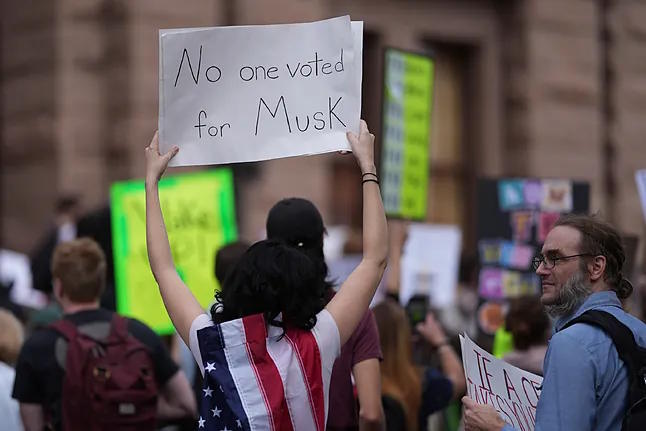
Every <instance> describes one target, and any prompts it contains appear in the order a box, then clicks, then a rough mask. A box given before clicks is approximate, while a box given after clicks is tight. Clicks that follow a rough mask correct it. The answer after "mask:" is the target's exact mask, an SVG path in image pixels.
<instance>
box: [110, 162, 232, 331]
mask: <svg viewBox="0 0 646 431" xmlns="http://www.w3.org/2000/svg"><path fill="white" fill-rule="evenodd" d="M159 193H160V200H161V206H162V211H163V214H164V220H165V222H166V228H167V230H168V239H169V242H170V245H171V250H172V252H173V259H174V261H175V265H176V267H177V271H178V273H179V275H180V277H181V278H182V280H184V282H185V283H186V284H187V285H188V286H189V287H190V289H191V290H192V291H193V294H194V295H195V296H196V297H197V299H198V301H199V302H200V304H201V305H202V306H203V307H207V306H208V305H209V304H210V303H211V302H212V301H213V295H214V292H215V291H216V290H217V289H218V288H219V286H218V285H217V282H216V280H215V276H214V274H213V262H214V258H215V252H216V250H217V249H218V248H219V247H221V246H222V245H224V244H227V243H229V242H231V241H235V239H236V237H237V231H236V222H235V205H234V197H233V196H234V195H233V176H232V173H231V171H230V170H228V169H217V170H209V171H204V172H196V173H191V174H183V175H177V176H169V177H166V178H164V179H162V180H161V181H160V183H159ZM110 211H111V219H112V248H113V254H114V271H115V291H116V298H117V311H118V312H119V313H121V314H123V315H125V316H130V317H134V318H137V319H139V320H141V321H142V322H144V323H146V324H147V325H148V326H150V327H151V328H153V329H154V330H155V331H156V332H157V333H159V334H170V333H172V332H173V331H174V328H173V325H172V323H171V321H170V318H169V317H168V314H167V313H166V309H165V308H164V304H163V303H162V299H161V296H160V294H159V288H158V287H157V283H156V282H155V279H154V278H153V275H152V272H151V271H150V266H149V263H148V254H147V252H146V203H145V186H144V182H143V181H140V180H139V181H124V182H118V183H115V184H113V185H112V186H111V188H110Z"/></svg>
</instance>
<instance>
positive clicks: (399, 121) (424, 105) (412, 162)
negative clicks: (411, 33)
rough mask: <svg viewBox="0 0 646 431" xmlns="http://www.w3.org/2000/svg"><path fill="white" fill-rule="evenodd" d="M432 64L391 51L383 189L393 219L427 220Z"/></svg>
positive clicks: (386, 75)
mask: <svg viewBox="0 0 646 431" xmlns="http://www.w3.org/2000/svg"><path fill="white" fill-rule="evenodd" d="M434 72H435V69H434V62H433V59H432V58H430V57H428V56H424V55H419V54H413V53H409V52H405V51H400V50H396V49H387V50H386V58H385V73H384V107H383V133H382V154H381V162H382V163H381V183H382V184H381V190H382V194H383V200H384V207H385V210H386V213H387V214H388V215H389V216H394V217H400V218H406V219H414V220H421V219H424V218H425V217H426V209H427V194H428V174H429V147H430V131H431V108H432V105H433V77H434Z"/></svg>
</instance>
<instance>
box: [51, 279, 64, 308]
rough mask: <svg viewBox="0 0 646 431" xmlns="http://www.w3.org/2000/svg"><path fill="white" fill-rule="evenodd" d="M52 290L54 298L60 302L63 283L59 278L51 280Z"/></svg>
mask: <svg viewBox="0 0 646 431" xmlns="http://www.w3.org/2000/svg"><path fill="white" fill-rule="evenodd" d="M52 290H53V292H54V298H56V300H57V301H59V302H60V301H61V299H63V283H61V280H60V279H59V278H55V279H53V280H52Z"/></svg>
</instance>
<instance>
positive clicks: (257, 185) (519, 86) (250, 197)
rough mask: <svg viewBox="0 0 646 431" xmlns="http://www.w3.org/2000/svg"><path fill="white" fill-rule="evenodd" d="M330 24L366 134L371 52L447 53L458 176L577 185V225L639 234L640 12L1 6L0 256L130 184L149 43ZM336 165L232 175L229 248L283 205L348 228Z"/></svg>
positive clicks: (288, 5)
mask: <svg viewBox="0 0 646 431" xmlns="http://www.w3.org/2000/svg"><path fill="white" fill-rule="evenodd" d="M346 13H347V14H350V15H351V16H352V17H353V18H357V19H363V20H364V21H365V28H366V33H367V34H368V35H369V36H367V40H368V39H370V40H371V41H372V42H370V44H371V45H370V47H369V49H370V50H371V51H370V53H369V57H370V59H369V67H368V70H366V71H365V74H366V76H367V77H366V80H365V82H366V83H367V87H366V88H364V100H366V101H367V104H368V107H367V109H366V110H365V114H366V115H367V116H368V117H369V120H370V121H371V124H376V125H377V127H375V130H376V131H378V129H379V127H378V125H379V118H378V117H379V112H380V109H379V104H380V103H381V100H380V92H381V78H380V76H381V75H380V74H381V71H380V68H381V62H380V59H379V58H380V57H379V55H380V50H381V48H382V47H383V46H396V47H400V48H405V49H411V50H422V49H425V48H426V47H428V46H429V44H430V43H440V44H443V46H447V47H449V48H450V47H451V46H456V47H459V55H464V64H466V65H467V67H466V68H465V70H464V71H463V73H465V77H464V81H465V82H467V87H465V89H464V91H465V94H466V101H465V103H466V106H468V111H469V115H468V118H464V119H463V121H464V123H463V128H464V130H465V136H468V137H469V139H470V140H471V141H472V146H471V147H470V148H471V149H472V151H473V153H474V154H470V155H465V157H472V158H473V159H474V160H476V161H477V164H476V165H475V166H474V167H473V170H474V172H476V173H477V174H482V175H520V176H539V177H573V178H577V179H582V180H587V181H590V184H591V186H592V202H591V204H592V205H591V206H592V209H593V210H600V211H601V212H603V213H604V214H606V215H607V216H609V217H610V218H611V219H612V220H613V221H614V222H616V223H617V224H618V225H619V226H620V227H621V228H622V229H624V230H625V231H627V232H632V233H640V232H642V231H643V219H642V215H641V210H640V206H639V201H638V198H637V192H636V188H635V183H634V171H635V170H636V169H638V168H646V145H645V144H644V140H643V136H646V122H645V121H643V118H644V117H645V116H644V114H646V112H645V111H646V78H645V77H646V73H644V72H646V57H645V56H644V55H643V52H644V50H645V49H646V4H644V3H643V2H634V1H631V0H609V1H606V2H602V1H601V0H596V1H593V0H568V1H567V2H563V1H559V0H522V1H521V0H518V1H511V0H509V1H494V0H491V1H486V0H460V1H455V0H453V1H451V0H437V1H433V2H420V1H413V0H409V1H394V0H370V1H368V0H357V1H353V2H347V1H341V0H327V1H326V0H315V1H314V0H312V1H302V0H279V1H272V2H258V1H255V0H235V1H234V0H213V1H203V0H190V1H183V2H181V5H180V4H179V3H178V2H176V1H173V0H142V1H136V2H132V1H126V0H121V1H107V0H92V1H87V0H58V1H47V2H36V1H31V0H30V1H19V0H8V1H5V2H3V11H2V17H1V18H0V19H2V51H1V55H2V65H1V71H2V81H1V83H2V124H1V125H0V127H1V133H2V135H1V136H2V142H1V145H2V147H1V150H2V159H1V160H0V179H1V187H2V188H1V196H0V199H1V200H0V202H1V207H0V208H1V210H2V214H1V219H0V220H1V229H0V245H1V246H2V247H7V248H11V249H16V250H19V251H28V250H30V249H31V248H33V246H34V245H35V243H36V241H37V240H38V239H39V237H40V236H41V235H42V234H43V233H44V232H45V230H46V229H47V226H48V223H50V222H51V215H52V208H53V203H54V201H55V199H56V197H57V196H59V195H60V194H62V193H65V192H77V193H79V194H80V195H81V198H82V203H83V205H84V207H85V208H88V209H89V208H94V207H96V206H99V205H103V204H105V203H106V202H107V199H108V190H109V184H110V183H111V182H113V181H116V180H121V179H126V178H141V177H142V176H143V169H144V158H143V148H144V147H145V145H146V144H147V143H148V141H149V139H150V137H151V135H152V132H153V130H154V129H155V128H156V125H157V106H158V100H157V99H158V81H157V68H158V60H159V59H158V48H157V44H158V36H157V30H158V29H159V28H172V27H195V26H212V25H223V24H251V23H255V24H261V23H285V22H299V21H311V20H316V19H322V18H327V17H331V16H337V15H341V14H346ZM605 27H607V28H608V36H607V40H606V39H604V38H603V29H604V28H605ZM606 72H607V73H606ZM368 75H369V76H368ZM338 160H339V159H338V157H336V156H333V155H328V156H317V157H308V158H299V159H284V160H276V161H271V162H265V163H262V164H255V165H242V166H238V167H236V175H237V180H238V203H239V212H240V214H239V222H240V226H239V230H240V232H241V235H242V236H243V237H244V238H246V239H249V240H254V239H257V238H258V237H259V236H261V235H262V233H263V232H262V230H263V227H264V218H265V215H266V212H267V210H268V209H269V207H270V206H271V205H272V204H273V203H274V202H275V201H276V200H278V199H280V198H282V197H286V196H294V195H299V196H305V197H308V198H310V199H312V200H313V201H314V202H315V203H316V204H317V205H318V206H319V207H320V208H321V210H322V212H323V215H324V217H325V218H326V220H348V219H353V218H356V214H357V213H356V211H354V212H352V214H354V215H352V216H348V217H345V216H343V215H341V216H339V214H338V212H339V211H342V210H343V209H342V208H341V209H340V208H339V205H335V204H334V200H335V197H336V196H337V191H338V189H339V188H343V187H342V186H340V185H339V184H340V183H343V181H345V180H343V181H340V180H339V178H340V177H341V176H339V178H336V179H335V178H334V175H335V172H337V173H339V172H346V173H347V172H349V170H348V169H346V168H344V167H343V166H345V165H344V163H351V162H340V163H341V165H339V162H338ZM339 166H341V167H342V168H341V169H339ZM346 167H347V166H346ZM344 175H345V174H344ZM344 178H348V180H347V181H354V180H355V179H354V178H353V177H352V175H346V176H345V177H344ZM335 188H336V190H335ZM346 190H349V188H348V189H346V188H343V192H345V191H346ZM341 194H342V195H343V196H342V197H343V200H344V202H351V201H352V199H353V198H352V196H353V194H352V193H350V194H347V193H346V194H343V193H341ZM355 200H356V199H355ZM467 208H468V207H467ZM467 215H468V216H470V217H473V214H467Z"/></svg>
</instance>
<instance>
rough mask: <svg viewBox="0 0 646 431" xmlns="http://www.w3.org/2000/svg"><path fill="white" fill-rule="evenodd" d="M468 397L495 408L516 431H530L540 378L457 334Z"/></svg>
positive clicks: (534, 414) (534, 419)
mask: <svg viewBox="0 0 646 431" xmlns="http://www.w3.org/2000/svg"><path fill="white" fill-rule="evenodd" d="M460 344H461V346H462V364H463V366H464V374H465V376H466V379H467V395H468V396H469V398H471V399H472V400H475V401H476V402H478V403H480V404H489V405H491V406H492V407H494V408H495V409H496V410H497V411H498V413H500V417H501V418H502V419H503V420H504V421H505V422H507V423H508V424H510V425H512V426H513V427H514V428H516V429H517V430H519V431H533V430H534V427H535V423H536V406H537V404H538V398H539V396H540V393H541V391H540V387H541V385H542V383H543V378H542V377H540V376H537V375H536V374H532V373H529V372H527V371H523V370H521V369H519V368H516V367H514V366H513V365H509V364H508V363H506V362H504V361H502V360H500V359H498V358H496V357H495V356H493V355H491V354H489V353H487V352H486V351H485V350H483V349H481V348H480V347H479V346H478V345H477V344H476V343H474V342H473V341H472V340H471V339H470V338H469V337H468V336H466V335H460Z"/></svg>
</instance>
